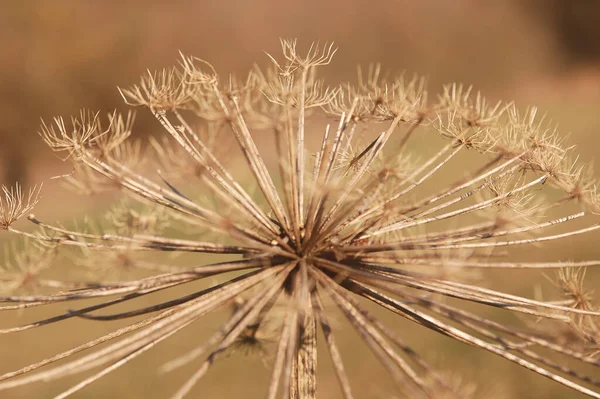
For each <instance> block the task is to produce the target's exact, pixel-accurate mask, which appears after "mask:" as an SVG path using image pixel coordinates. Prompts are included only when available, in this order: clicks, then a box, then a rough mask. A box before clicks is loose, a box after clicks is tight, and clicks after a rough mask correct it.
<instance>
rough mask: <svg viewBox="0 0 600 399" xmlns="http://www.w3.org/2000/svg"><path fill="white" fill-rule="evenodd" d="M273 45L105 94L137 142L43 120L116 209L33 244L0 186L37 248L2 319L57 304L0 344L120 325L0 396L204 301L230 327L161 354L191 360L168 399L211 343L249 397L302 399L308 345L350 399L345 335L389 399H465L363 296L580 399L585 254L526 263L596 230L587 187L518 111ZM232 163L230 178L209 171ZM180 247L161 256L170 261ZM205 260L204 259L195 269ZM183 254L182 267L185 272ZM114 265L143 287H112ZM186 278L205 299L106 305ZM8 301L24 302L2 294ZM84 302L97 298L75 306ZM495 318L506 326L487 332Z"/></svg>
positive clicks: (114, 121) (589, 324)
mask: <svg viewBox="0 0 600 399" xmlns="http://www.w3.org/2000/svg"><path fill="white" fill-rule="evenodd" d="M282 47H283V57H275V56H271V55H269V60H270V61H271V66H270V67H269V68H267V69H259V68H256V69H255V70H253V71H252V72H251V73H250V74H249V75H248V77H247V78H246V79H236V78H233V77H231V78H227V79H222V78H221V77H220V76H218V75H217V73H216V72H215V71H214V69H213V68H212V67H211V66H210V64H208V63H207V62H205V61H203V60H200V59H196V58H194V57H187V56H182V58H181V61H180V64H179V66H178V67H177V68H174V69H172V70H165V71H162V72H160V73H148V74H147V75H145V76H143V77H142V81H141V83H140V84H139V85H137V86H134V87H133V88H131V89H123V90H121V94H122V95H123V98H124V99H125V101H126V102H127V103H128V104H130V105H132V106H143V107H146V108H147V109H148V110H149V111H150V112H151V113H152V114H153V115H154V116H155V117H156V119H157V120H158V122H160V124H161V125H162V127H163V128H164V136H163V137H157V138H154V139H152V140H151V145H148V146H147V148H143V146H142V145H140V144H139V143H137V142H132V141H131V139H130V138H129V135H130V132H131V126H132V122H133V117H132V116H131V115H129V116H125V117H122V116H119V115H117V114H111V115H109V117H108V120H107V122H106V123H104V122H102V121H103V118H102V117H101V116H100V115H99V114H97V113H91V112H87V111H84V112H82V113H81V114H80V116H79V117H77V118H73V119H72V122H71V123H70V124H68V123H65V122H64V121H63V119H62V118H56V119H55V120H54V121H53V122H52V123H45V124H43V126H42V130H41V135H42V137H43V138H44V140H45V141H46V142H47V143H48V145H50V147H51V148H52V149H53V150H55V151H59V152H60V153H61V154H62V155H63V156H64V157H65V158H68V160H70V161H72V162H73V163H74V169H73V170H74V173H73V174H72V175H71V176H69V177H68V181H69V185H71V186H72V187H75V188H76V189H77V190H79V191H82V192H85V193H96V192H98V191H101V190H105V189H111V188H115V187H119V188H120V189H122V191H123V193H124V195H125V197H126V200H125V202H122V203H119V204H118V205H117V206H115V207H114V208H113V209H112V210H111V211H110V212H109V216H108V217H107V218H105V219H104V220H103V221H102V222H101V223H98V225H96V224H95V223H91V222H86V221H84V223H81V222H79V223H78V225H79V226H80V228H66V227H62V226H61V225H56V224H55V225H53V224H49V223H46V222H43V221H42V220H40V219H38V218H37V217H36V216H34V215H30V216H29V217H28V219H29V221H31V222H33V223H34V224H35V225H37V227H36V228H39V230H37V231H34V232H29V231H28V230H23V229H18V228H16V227H14V226H13V225H14V222H15V221H16V220H17V219H18V218H20V217H23V216H24V215H25V214H26V213H29V212H30V210H31V208H32V206H33V205H35V202H36V191H32V192H31V194H30V195H29V197H28V198H26V197H25V196H24V195H23V193H22V191H21V188H20V187H18V186H17V187H16V188H14V189H9V188H3V192H4V197H3V199H2V201H0V211H1V213H0V228H1V229H3V230H7V231H8V232H11V233H13V234H15V235H20V236H23V237H26V238H27V239H28V240H30V241H31V240H32V241H35V242H38V243H40V244H42V245H41V246H35V247H34V248H35V251H37V252H35V253H34V255H35V256H31V257H24V256H23V257H20V258H19V259H21V261H20V262H19V265H18V267H12V268H11V267H7V268H6V273H5V276H7V277H6V278H5V279H0V282H1V283H2V284H3V286H2V289H1V290H0V291H2V295H4V296H2V297H0V299H1V300H2V302H3V303H4V304H3V305H2V307H1V309H2V311H17V310H23V309H25V311H27V309H28V308H32V307H38V306H43V305H47V304H53V303H60V302H65V301H68V302H70V305H69V307H70V308H71V309H74V310H71V311H68V312H66V313H64V314H59V315H56V316H54V317H52V318H49V319H45V320H40V321H38V322H34V323H29V324H25V325H21V326H17V327H14V328H6V329H4V330H1V331H0V334H8V333H11V334H15V333H18V332H20V331H24V330H28V329H34V328H38V327H40V328H43V326H45V325H47V324H50V323H60V322H61V321H62V320H65V319H69V318H82V319H86V320H82V321H81V322H82V323H84V322H86V323H94V322H95V321H99V320H100V321H110V320H117V319H127V318H129V317H133V316H141V319H136V320H137V321H135V322H134V323H133V324H130V325H128V326H126V327H122V328H119V329H117V330H115V331H113V332H111V333H109V334H106V335H102V336H100V337H98V338H96V339H94V340H92V341H89V342H85V343H83V344H81V345H79V346H76V347H72V348H71V349H69V350H66V351H64V352H60V353H57V354H56V355H54V356H51V357H49V358H46V359H42V360H40V361H39V362H37V363H34V364H29V365H26V366H25V367H23V368H21V369H18V370H14V371H12V372H9V373H6V374H4V375H2V376H0V390H2V391H4V390H8V389H10V388H14V387H18V386H22V385H25V384H32V383H34V382H42V381H44V382H48V381H52V380H55V379H58V378H61V377H65V376H68V375H72V374H75V373H82V372H85V371H92V370H95V371H93V372H92V374H90V375H89V376H88V377H86V378H85V379H83V380H82V381H81V382H80V383H79V384H77V385H75V386H73V387H72V388H70V389H68V390H67V391H65V392H63V393H61V394H60V395H58V397H59V398H63V397H66V396H69V395H70V394H72V393H74V392H76V391H78V390H80V389H83V388H85V387H86V386H87V385H89V384H91V383H93V382H94V381H96V380H97V379H99V378H102V377H103V376H105V375H106V374H108V373H110V372H112V371H115V370H116V369H118V368H119V367H121V366H123V365H124V364H126V363H127V362H129V361H130V360H132V359H135V358H136V357H138V356H140V355H142V354H143V353H144V352H146V351H148V350H150V349H152V348H153V347H154V346H156V345H159V344H160V345H169V342H168V339H169V338H170V337H171V336H173V335H174V334H176V333H177V332H178V331H180V330H182V329H184V328H188V327H189V328H194V326H193V324H194V322H196V321H197V320H198V319H199V318H201V317H202V316H203V315H206V314H207V313H209V312H213V311H217V310H219V309H223V308H225V309H229V311H230V313H229V315H230V316H229V317H228V318H227V320H226V321H225V322H224V323H223V324H222V325H220V326H216V328H215V329H214V331H213V335H212V336H211V337H210V338H209V339H208V340H206V341H202V342H190V343H189V345H190V350H189V351H188V352H187V353H185V354H184V355H182V356H180V357H176V356H175V357H174V358H172V359H167V360H166V363H165V364H164V366H163V367H162V371H165V372H168V371H173V370H176V369H179V367H181V366H183V365H187V364H195V365H196V366H197V371H196V372H195V373H193V374H192V375H190V376H189V378H188V379H187V381H186V382H185V383H184V384H183V385H181V386H173V387H172V392H173V398H181V397H184V396H186V395H188V394H191V395H193V392H194V389H195V388H194V387H195V386H196V385H198V384H200V383H201V382H200V380H201V379H202V377H203V376H204V375H205V374H206V373H207V372H208V371H209V369H210V368H211V367H212V365H213V364H214V363H215V362H216V361H218V360H219V359H220V358H221V357H222V356H223V355H224V354H226V353H228V352H229V351H231V350H233V349H242V350H244V351H246V352H248V353H258V354H260V355H262V356H264V357H265V361H266V362H268V364H269V365H270V367H271V370H272V374H271V375H272V377H271V379H270V382H268V383H267V384H266V385H265V395H266V397H267V398H275V397H278V396H284V397H292V398H313V397H315V396H316V394H317V379H316V370H317V339H321V338H323V340H324V343H323V345H320V346H322V347H323V348H324V351H325V352H324V353H322V354H321V353H319V354H320V356H329V357H330V359H331V364H332V365H333V368H334V371H335V374H336V375H337V378H338V380H339V387H340V390H341V392H342V394H343V396H344V397H345V398H352V397H353V393H352V392H353V382H352V378H351V377H352V376H351V375H348V374H347V373H346V371H345V364H347V363H345V361H344V358H345V357H346V355H345V354H344V353H343V351H341V350H340V349H341V348H340V347H339V346H338V344H337V343H336V342H338V338H339V334H347V333H348V331H347V330H348V329H354V330H355V332H356V333H357V335H358V336H359V337H361V339H362V341H363V342H364V345H366V346H367V347H368V348H369V349H370V350H371V351H372V353H373V354H374V356H375V357H376V358H377V359H378V360H379V361H380V362H381V364H382V365H383V367H384V368H385V369H386V370H387V371H388V372H389V376H390V378H391V379H392V380H393V382H394V383H395V384H396V386H397V390H398V393H397V394H398V395H402V397H410V398H474V397H477V395H478V394H477V393H476V392H477V390H476V389H475V388H474V387H473V384H471V383H470V382H469V381H468V380H467V382H464V379H463V382H462V383H456V381H460V379H457V378H456V377H455V376H454V377H452V376H450V374H448V373H447V372H446V371H443V370H442V371H437V370H436V368H434V367H432V366H430V364H429V363H428V362H427V360H425V357H424V356H422V355H420V354H418V353H417V352H416V351H414V350H413V349H411V347H410V346H409V345H408V344H407V343H406V342H405V341H404V338H403V337H402V333H401V331H397V330H396V329H394V328H391V327H389V326H387V325H386V322H385V321H384V320H381V319H378V318H377V317H375V315H374V314H373V313H372V311H371V310H369V309H370V308H371V307H370V306H368V304H369V303H371V304H376V305H379V306H380V307H382V308H384V309H386V310H387V311H389V313H390V315H394V314H395V315H397V316H398V317H400V318H404V319H407V320H409V321H411V322H412V323H415V324H416V325H420V326H422V328H426V329H430V330H434V331H435V332H437V333H439V334H442V335H445V336H447V337H451V338H453V339H455V340H457V341H460V342H462V343H466V344H468V345H471V346H475V347H477V348H480V349H482V350H484V351H488V352H491V353H493V354H495V355H497V356H499V357H502V358H504V359H506V360H507V361H509V362H514V363H516V364H518V365H520V366H522V367H524V368H526V369H529V370H531V371H532V372H534V373H538V374H540V375H542V376H544V377H547V378H549V379H551V380H553V381H555V382H556V383H558V384H563V385H565V386H568V387H570V388H572V389H573V390H576V391H579V392H581V393H584V394H586V395H588V396H590V397H594V398H600V381H599V380H598V379H595V378H593V376H592V375H593V374H594V373H596V375H597V372H596V371H595V370H597V369H596V368H597V367H598V366H599V365H600V361H599V360H598V355H599V353H600V344H599V340H600V330H599V328H600V325H599V323H598V317H599V315H600V312H598V310H597V308H595V307H594V304H593V302H592V296H591V294H590V293H589V292H588V291H587V290H586V288H585V286H584V283H583V277H584V274H585V273H584V271H583V270H584V269H583V268H586V267H591V266H597V265H600V260H577V261H573V260H556V259H546V258H544V255H545V253H544V252H545V251H544V250H543V249H542V248H543V247H547V246H549V245H552V243H553V242H556V241H559V240H563V241H564V240H567V241H568V240H570V239H573V238H574V237H575V236H578V235H581V234H586V233H591V232H593V231H595V230H598V229H600V223H599V222H600V217H598V211H599V206H598V203H599V202H598V195H597V193H596V185H595V183H594V181H593V179H591V178H590V177H589V172H588V170H586V168H584V167H582V166H580V165H579V164H578V163H577V162H576V160H577V158H576V156H574V155H572V149H571V148H565V147H564V145H563V144H562V143H561V138H560V136H559V135H558V134H557V132H556V131H555V130H554V129H552V128H551V127H550V126H549V125H548V124H547V123H545V122H544V118H542V117H540V116H539V115H538V114H537V111H536V109H535V108H530V109H527V110H525V111H518V110H517V109H516V108H515V107H514V106H513V105H511V104H503V103H498V104H489V103H488V102H487V101H486V100H485V98H483V97H482V96H481V95H480V94H479V93H473V92H472V90H471V89H468V88H465V87H462V86H460V85H448V86H446V87H445V88H444V89H443V90H442V91H441V94H440V95H439V97H438V100H437V101H435V102H433V103H432V102H431V101H430V100H428V98H427V95H426V92H425V89H424V86H425V84H424V82H423V81H422V80H420V79H407V78H405V77H400V78H397V79H392V80H390V79H384V77H383V75H382V73H381V69H380V67H379V66H372V67H370V68H368V69H367V70H366V71H359V80H358V83H357V84H356V85H350V84H347V85H341V86H339V87H328V86H327V85H326V84H325V83H324V82H323V81H322V80H319V78H318V76H317V70H318V68H319V67H321V66H323V65H326V64H328V63H330V61H331V60H332V58H333V55H334V53H335V48H334V47H333V46H332V45H325V46H317V45H314V46H312V47H310V49H309V50H308V51H307V52H305V53H301V52H299V51H298V50H297V48H296V42H295V41H282ZM302 54H304V55H302ZM228 143H229V144H232V146H231V147H230V146H229V145H228ZM259 148H262V149H261V150H259ZM235 151H238V152H237V154H238V155H237V157H239V159H240V161H241V160H243V161H244V162H243V166H240V162H229V161H231V159H232V158H235V157H236V155H235V154H236V152H235ZM152 161H156V162H157V163H158V165H154V164H153V163H152ZM182 177H183V178H184V180H183V182H181V180H178V178H182ZM69 248H70V249H69ZM523 248H525V249H527V251H523ZM39 251H42V252H41V253H42V254H55V253H57V252H64V251H66V252H67V253H68V254H69V256H70V257H71V259H72V260H73V264H74V266H73V270H74V272H73V273H75V272H81V270H84V272H83V273H84V275H85V276H90V279H89V280H85V279H82V281H64V282H61V281H59V280H56V279H55V280H53V279H49V278H48V276H49V275H50V274H47V273H51V270H52V268H51V262H48V261H47V260H48V259H49V257H48V256H45V255H43V256H41V255H40V252H39ZM161 253H162V254H161ZM183 253H187V254H188V255H186V256H185V257H184V259H185V262H183V261H182V262H180V263H178V262H179V261H180V260H181V259H178V258H177V257H174V256H173V254H183ZM513 253H514V255H511V254H513ZM532 253H535V254H537V255H536V256H535V257H531V254H532ZM96 254H100V257H96ZM148 254H150V255H151V256H148ZM202 254H209V255H202ZM517 255H518V256H526V255H530V256H529V257H528V258H527V260H523V259H519V258H518V256H517ZM209 256H218V259H219V262H218V263H211V262H206V263H202V262H203V261H204V260H205V259H207V258H208V257H209ZM198 257H199V258H198ZM42 259H43V260H44V261H43V262H42V261H41V260H42ZM190 259H199V261H198V262H197V263H196V265H193V266H186V262H187V263H190ZM532 259H534V260H533V261H532ZM198 263H200V264H199V265H198ZM490 269H493V270H496V271H498V270H500V271H502V272H504V273H506V275H510V276H512V275H514V276H518V273H521V271H520V270H517V269H534V271H535V270H548V269H556V270H559V271H560V272H559V273H558V276H557V277H556V278H555V280H554V281H555V282H554V284H555V288H556V291H558V292H548V290H547V289H546V290H545V291H544V292H543V294H536V293H535V290H534V287H533V286H532V287H529V288H530V289H528V290H526V292H529V293H530V294H531V295H530V297H525V296H521V295H517V293H509V292H503V291H499V290H495V289H494V287H493V284H490V281H488V280H486V277H485V276H486V273H487V272H488V271H489V270H490ZM136 270H138V271H141V272H143V273H145V275H144V277H141V278H128V277H129V276H131V273H132V272H135V271H136ZM496 275H497V274H496ZM101 277H102V278H101ZM509 278H511V279H512V278H513V277H509ZM198 280H205V281H206V285H205V287H206V288H204V289H202V290H200V291H198V290H197V288H194V289H190V290H189V292H188V293H187V294H186V295H185V296H181V297H177V298H173V299H171V300H169V301H167V302H161V303H155V304H154V305H151V306H145V307H135V306H134V307H132V308H131V309H130V310H128V311H120V312H115V311H113V312H111V311H110V309H111V307H112V306H113V305H117V304H127V303H130V301H131V300H132V299H134V298H138V297H141V296H146V295H150V294H152V293H156V292H159V291H163V290H167V289H168V288H171V287H176V286H180V288H185V287H186V284H187V283H191V282H194V281H198ZM195 287H198V285H195ZM28 289H29V290H34V291H35V292H32V293H29V294H28V293H26V292H22V291H24V290H28ZM8 291H11V292H8ZM87 298H97V300H98V301H99V302H97V303H96V304H94V305H89V306H86V307H79V308H77V307H76V302H77V300H80V299H87ZM149 298H152V296H150V297H149ZM134 303H139V302H134ZM465 303H466V304H469V303H470V304H474V305H476V306H466V307H465V306H462V305H464V304H465ZM136 306H137V305H136ZM477 306H479V307H480V309H482V310H483V311H482V312H477V311H476V309H477ZM486 307H487V308H496V309H498V310H497V311H496V313H493V312H492V313H490V312H488V311H487V310H486V309H485V308H486ZM503 312H510V313H514V314H517V315H518V316H519V318H518V319H513V320H516V321H519V320H523V322H515V323H513V324H510V323H507V322H506V320H509V319H507V318H506V317H500V318H499V319H498V320H503V321H502V322H501V321H495V320H494V317H495V315H496V314H498V315H500V316H502V313H503ZM490 315H493V316H494V317H492V316H490ZM334 319H335V320H334ZM94 320H95V321H94ZM343 320H346V322H347V324H346V325H345V326H344V322H343ZM162 341H166V342H162ZM48 344H50V343H48ZM101 344H102V345H101ZM590 370H591V372H590ZM454 371H456V370H454ZM586 373H587V374H586ZM88 374H89V373H88ZM397 394H395V393H390V396H394V395H397Z"/></svg>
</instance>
